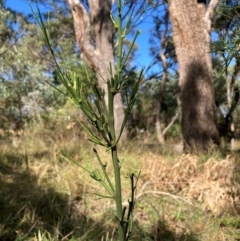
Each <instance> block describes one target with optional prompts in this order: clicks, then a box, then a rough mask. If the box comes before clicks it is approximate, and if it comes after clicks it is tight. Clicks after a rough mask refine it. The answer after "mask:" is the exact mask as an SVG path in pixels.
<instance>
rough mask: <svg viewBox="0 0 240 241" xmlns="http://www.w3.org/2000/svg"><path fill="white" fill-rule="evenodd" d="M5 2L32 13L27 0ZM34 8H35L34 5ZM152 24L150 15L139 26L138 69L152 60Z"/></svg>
mask: <svg viewBox="0 0 240 241" xmlns="http://www.w3.org/2000/svg"><path fill="white" fill-rule="evenodd" d="M5 3H6V6H7V7H10V8H12V9H14V10H17V11H20V12H23V13H24V14H29V13H31V9H30V6H29V4H28V1H27V0H6V2H5ZM38 7H39V9H40V11H41V12H46V11H48V9H46V7H44V6H43V5H39V6H38ZM33 9H35V6H34V5H33ZM152 26H153V25H152V18H151V17H148V18H147V19H144V23H143V24H141V25H139V27H138V28H139V30H140V31H141V34H140V35H139V37H138V38H137V41H136V44H137V45H138V46H139V51H137V53H136V58H135V60H134V65H136V66H137V68H138V69H142V68H144V67H145V68H146V67H147V66H149V65H150V64H151V62H152V57H151V56H150V54H149V47H150V46H149V38H150V33H151V28H152ZM130 38H131V36H130ZM152 71H156V72H157V71H159V66H155V67H153V68H152Z"/></svg>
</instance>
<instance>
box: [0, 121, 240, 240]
mask: <svg viewBox="0 0 240 241" xmlns="http://www.w3.org/2000/svg"><path fill="white" fill-rule="evenodd" d="M74 128H75V127H73V128H72V127H70V128H69V126H66V127H61V128H59V127H58V126H54V125H52V126H50V127H48V128H40V127H38V128H31V127H29V129H28V130H26V131H25V132H24V133H18V135H16V134H13V133H8V136H6V135H5V136H2V137H1V139H0V142H1V143H0V197H1V198H0V210H1V211H0V240H2V241H20V240H24V241H25V240H26V241H28V240H33V241H50V240H51V241H53V240H54V241H55V240H56V241H57V240H62V241H63V240H68V241H69V240H71V241H87V240H88V241H90V240H93V241H107V240H112V241H116V240H117V227H116V220H115V217H114V213H115V211H114V203H113V201H112V200H111V199H103V198H99V196H97V195H95V194H94V193H102V194H105V193H104V190H103V189H102V188H101V187H100V184H99V183H98V182H96V181H94V180H93V179H92V178H91V177H90V176H89V174H88V173H86V172H85V171H84V170H82V169H81V168H80V167H78V166H76V165H75V164H74V163H71V162H68V161H66V160H65V159H64V158H63V156H62V154H61V151H62V150H64V151H66V152H67V153H68V154H69V155H70V156H72V157H73V158H75V159H76V160H77V161H78V162H79V163H81V164H82V165H84V161H83V157H84V158H85V159H87V160H88V161H90V162H91V163H92V165H93V167H96V165H97V161H96V158H95V157H94V155H93V153H92V147H93V146H92V144H91V143H89V142H87V141H86V139H85V137H84V136H83V135H82V134H81V133H78V132H77V131H76V129H74ZM66 133H67V134H66ZM172 149H173V148H172V147H171V146H170V145H169V146H168V144H167V145H166V146H165V147H159V146H158V145H156V146H154V145H153V146H150V145H146V144H144V143H143V141H137V140H133V141H130V142H129V143H127V144H126V145H123V147H122V148H121V149H120V161H121V163H122V175H123V183H122V184H123V199H124V202H126V203H127V200H128V198H129V194H130V185H129V179H128V178H127V174H128V173H137V172H139V171H140V170H141V176H140V180H139V182H138V187H137V193H136V198H137V199H136V201H137V204H136V208H135V215H134V222H133V232H132V239H131V240H136V241H141V240H142V241H160V240H161V241H175V240H176V241H177V240H181V241H200V240H201V241H226V240H227V241H237V240H240V215H239V213H240V172H239V169H240V165H239V164H240V163H239V160H240V155H239V154H238V153H237V152H235V153H231V152H229V153H228V154H225V153H223V152H216V151H215V152H214V151H213V152H212V153H210V154H208V155H202V156H200V157H197V156H193V155H185V154H177V153H174V152H173V151H172ZM98 151H99V155H100V156H101V158H102V160H104V163H106V164H108V165H107V171H108V173H110V175H111V173H112V168H111V163H110V158H109V153H108V152H106V151H104V149H101V148H100V149H99V148H98ZM111 177H112V175H111Z"/></svg>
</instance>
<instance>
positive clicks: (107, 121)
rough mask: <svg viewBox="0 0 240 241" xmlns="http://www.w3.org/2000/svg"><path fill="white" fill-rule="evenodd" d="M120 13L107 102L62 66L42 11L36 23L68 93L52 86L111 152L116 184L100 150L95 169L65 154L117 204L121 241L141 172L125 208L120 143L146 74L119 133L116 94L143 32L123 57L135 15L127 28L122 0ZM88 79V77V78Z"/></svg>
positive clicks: (96, 89) (127, 228)
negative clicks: (119, 155) (135, 45)
mask: <svg viewBox="0 0 240 241" xmlns="http://www.w3.org/2000/svg"><path fill="white" fill-rule="evenodd" d="M117 9H118V14H117V17H116V19H115V18H114V17H113V16H112V15H111V19H112V22H113V26H114V27H115V28H116V30H117V32H118V47H117V64H116V71H113V68H114V67H113V66H112V65H111V63H110V64H109V69H108V71H109V74H110V79H105V80H104V82H105V83H106V85H107V89H108V92H107V101H108V103H107V104H106V102H105V93H104V91H103V90H102V89H101V88H99V87H98V86H97V84H96V83H93V82H92V81H91V80H90V78H89V77H88V83H89V85H90V88H91V91H92V93H93V96H94V98H93V100H92V101H90V100H89V98H88V90H86V89H85V88H84V86H83V83H82V82H81V81H80V78H79V76H78V75H77V74H76V73H75V72H73V71H64V70H62V68H61V67H60V65H59V64H58V62H57V60H56V58H55V55H54V51H53V48H52V45H51V41H50V38H49V35H48V31H47V30H46V28H45V26H44V22H43V19H42V17H41V14H40V11H39V9H37V10H38V12H37V13H35V12H34V11H33V9H32V11H33V13H34V15H35V17H36V20H37V21H38V24H39V26H40V27H41V30H42V32H43V35H44V37H45V39H46V43H47V45H48V46H49V49H50V52H51V54H52V57H53V59H54V62H55V65H56V68H57V73H58V77H59V79H60V80H61V83H62V84H63V85H64V87H65V90H66V92H62V91H60V90H59V89H58V88H57V87H56V86H54V85H52V84H51V83H49V84H50V85H52V86H53V87H54V88H55V89H57V90H59V91H60V92H61V93H62V94H64V95H66V96H67V97H68V98H69V99H70V100H71V101H72V102H73V103H74V104H75V105H76V106H77V107H78V108H79V109H81V110H82V112H83V113H84V114H85V116H86V117H87V119H88V122H89V123H90V126H92V127H90V126H89V124H86V123H84V122H82V121H80V120H79V122H80V124H81V126H82V127H83V129H84V130H85V131H86V132H87V134H88V137H89V140H90V141H91V142H93V143H94V144H95V145H100V146H104V147H105V148H106V150H107V151H109V152H110V153H111V159H112V165H113V170H114V173H113V175H114V182H113V181H112V180H111V178H110V176H109V174H108V172H107V166H106V164H103V163H104V162H103V161H102V160H101V158H100V156H99V154H98V151H97V149H96V148H93V152H94V154H95V156H96V159H97V161H98V163H99V168H95V167H94V168H93V166H92V165H91V162H90V161H88V160H86V159H84V165H82V164H80V163H79V162H78V161H76V160H74V159H73V158H72V157H71V156H69V155H68V154H67V153H66V152H63V151H62V155H63V156H64V157H65V159H67V160H68V161H71V162H73V163H74V164H76V165H78V166H80V167H81V168H83V169H84V170H85V171H86V172H88V173H89V175H90V176H91V177H92V178H93V179H94V180H96V181H97V182H99V183H100V185H101V186H102V187H103V188H104V189H105V191H106V194H101V193H100V194H99V193H97V195H98V196H100V197H102V198H111V199H113V200H114V201H115V205H116V222H117V223H118V234H119V241H127V240H130V238H131V234H132V222H133V211H134V207H135V192H136V186H137V182H138V180H139V177H140V172H139V173H137V174H136V173H130V174H129V175H128V178H129V180H130V189H131V196H130V198H129V200H128V206H127V207H126V206H123V204H122V185H121V178H122V176H121V161H120V160H119V158H118V144H119V140H120V138H121V135H122V132H123V130H124V128H125V125H126V123H127V120H128V118H129V116H130V114H131V111H132V108H133V105H134V103H135V99H136V94H137V90H138V87H139V84H140V81H141V79H142V73H143V71H141V72H140V74H139V77H138V79H137V80H136V82H135V85H134V87H133V89H132V91H131V94H130V96H126V112H125V117H124V120H123V123H122V125H121V129H120V132H119V133H116V132H115V127H114V122H115V120H114V98H115V96H116V94H118V93H120V92H121V91H122V89H123V88H124V84H125V83H126V79H125V80H122V75H123V73H122V72H123V68H124V66H125V65H126V62H127V60H128V58H129V56H130V54H131V52H132V49H133V47H134V44H135V41H136V39H137V37H138V35H139V34H140V32H139V31H137V32H136V34H135V36H134V38H133V41H132V43H131V45H130V48H129V49H128V52H127V53H125V54H123V41H124V38H125V37H126V34H127V33H128V28H129V26H130V21H131V19H132V16H133V11H131V13H130V16H129V17H128V19H127V21H126V23H125V27H124V28H123V27H122V11H123V3H122V1H121V0H118V8H117ZM87 76H88V75H87Z"/></svg>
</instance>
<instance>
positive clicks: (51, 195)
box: [0, 156, 104, 241]
mask: <svg viewBox="0 0 240 241" xmlns="http://www.w3.org/2000/svg"><path fill="white" fill-rule="evenodd" d="M15 158H16V159H15V160H16V161H17V160H18V156H16V157H15ZM7 159H8V158H7ZM13 159H14V157H13V156H11V160H10V162H6V158H4V161H3V159H2V157H1V156H0V197H1V198H0V210H1V211H0V240H1V241H12V240H30V239H31V238H33V237H34V236H37V235H39V233H40V234H41V235H42V236H46V237H47V235H49V237H51V238H52V240H62V239H64V237H65V239H64V240H68V239H70V238H73V237H76V238H77V237H84V236H85V235H86V239H85V240H88V239H89V240H93V239H95V238H94V237H95V236H96V237H97V236H98V237H101V235H102V233H104V230H103V228H104V225H103V223H101V222H97V221H94V220H92V219H91V218H89V217H88V216H87V215H85V214H84V213H80V212H79V211H78V205H80V203H81V202H79V200H78V201H77V200H76V198H75V199H71V197H70V196H69V195H68V194H64V193H58V192H56V191H55V190H54V189H53V188H51V187H47V186H46V187H44V186H39V185H38V184H37V182H38V177H37V176H35V175H33V174H31V173H30V172H28V171H26V170H24V169H23V168H21V167H19V166H18V167H16V166H15V165H13V164H12V161H13ZM78 199H81V197H78ZM96 230H97V233H96ZM99 239H100V238H99ZM81 240H82V239H81Z"/></svg>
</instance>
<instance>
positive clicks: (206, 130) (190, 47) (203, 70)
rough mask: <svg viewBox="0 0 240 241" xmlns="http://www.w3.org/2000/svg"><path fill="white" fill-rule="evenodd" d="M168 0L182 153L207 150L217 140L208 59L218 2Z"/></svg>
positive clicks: (209, 60) (214, 0)
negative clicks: (178, 96) (179, 105)
mask: <svg viewBox="0 0 240 241" xmlns="http://www.w3.org/2000/svg"><path fill="white" fill-rule="evenodd" d="M207 2H208V1H192V0H169V1H168V4H169V13H170V17H171V22H172V28H173V40H174V44H175V48H176V54H177V59H178V63H179V87H180V92H181V106H182V132H183V140H184V148H185V151H194V150H195V148H196V149H201V150H207V149H208V148H209V147H210V145H211V144H212V143H215V144H219V143H220V138H219V133H218V130H217V126H216V119H215V109H214V105H215V97H214V89H213V78H212V64H211V58H210V54H209V52H210V32H211V25H212V18H213V15H214V10H215V8H216V6H217V3H218V0H211V1H210V3H209V4H207Z"/></svg>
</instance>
